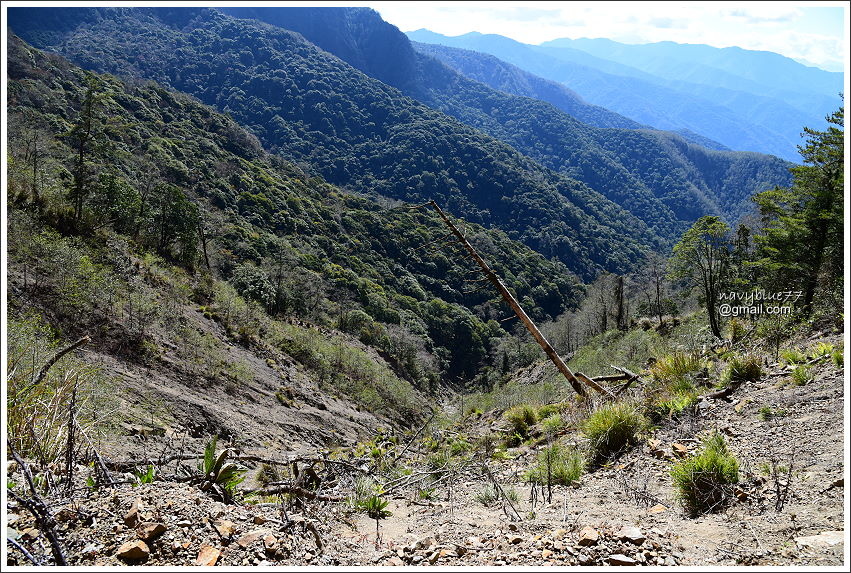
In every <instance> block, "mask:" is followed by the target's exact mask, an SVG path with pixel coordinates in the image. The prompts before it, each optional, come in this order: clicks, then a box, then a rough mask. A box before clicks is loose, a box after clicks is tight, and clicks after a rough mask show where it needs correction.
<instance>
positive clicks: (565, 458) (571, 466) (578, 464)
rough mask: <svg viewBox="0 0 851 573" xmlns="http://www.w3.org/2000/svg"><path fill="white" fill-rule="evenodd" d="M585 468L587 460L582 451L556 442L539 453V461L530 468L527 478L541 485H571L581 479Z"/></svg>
mask: <svg viewBox="0 0 851 573" xmlns="http://www.w3.org/2000/svg"><path fill="white" fill-rule="evenodd" d="M584 470H585V460H584V458H583V457H582V453H581V452H580V451H578V450H577V449H575V448H563V447H562V446H561V445H559V444H558V443H555V444H553V445H551V446H547V447H546V448H544V449H543V450H542V451H541V452H540V453H538V463H537V464H536V465H535V467H533V468H532V469H531V470H529V473H528V474H527V478H528V479H529V481H532V482H535V483H539V484H541V485H548V484H549V485H556V484H561V485H570V484H572V483H575V482H578V481H579V478H580V477H582V472H583V471H584Z"/></svg>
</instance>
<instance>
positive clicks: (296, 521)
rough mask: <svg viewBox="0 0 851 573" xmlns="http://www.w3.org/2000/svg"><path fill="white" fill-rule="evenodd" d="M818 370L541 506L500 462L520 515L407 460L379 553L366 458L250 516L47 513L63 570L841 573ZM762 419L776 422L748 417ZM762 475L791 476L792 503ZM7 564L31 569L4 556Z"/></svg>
mask: <svg viewBox="0 0 851 573" xmlns="http://www.w3.org/2000/svg"><path fill="white" fill-rule="evenodd" d="M815 368H816V372H815V377H814V380H813V381H812V382H810V383H809V384H807V385H804V386H795V385H793V384H789V383H788V371H787V370H785V369H783V368H781V367H780V366H778V365H775V366H774V367H772V368H770V369H769V370H768V372H767V376H765V377H763V378H762V379H761V380H760V381H758V382H756V383H753V384H751V385H744V386H742V387H741V388H739V389H738V390H737V391H736V392H734V393H733V395H732V397H731V400H730V401H724V400H705V399H704V400H702V401H701V402H700V403H699V404H698V408H697V409H696V410H695V412H694V414H692V415H688V416H685V417H682V418H680V419H679V420H674V421H670V422H668V423H666V424H663V426H662V427H661V428H660V429H658V430H657V431H656V432H655V433H654V435H653V436H652V437H651V438H650V439H649V440H647V441H645V442H644V443H642V444H640V445H638V446H636V447H635V448H633V449H632V450H631V451H629V452H628V453H626V454H624V455H622V456H621V457H620V458H619V459H617V460H616V461H615V462H613V463H611V464H608V465H606V466H604V467H602V468H600V469H598V470H596V471H593V472H590V473H587V474H585V475H584V476H583V477H582V481H581V484H580V485H579V486H577V487H567V486H556V487H554V488H553V492H552V501H551V502H548V501H547V495H546V493H547V492H546V490H545V488H541V487H540V486H535V487H534V488H533V487H532V486H531V485H529V484H528V483H527V482H526V481H525V480H524V478H523V474H524V472H525V470H526V469H527V468H528V467H530V465H531V464H532V463H533V461H534V459H535V456H536V453H537V452H536V450H537V449H538V447H539V446H531V445H524V446H521V447H518V448H512V449H510V450H509V451H508V452H509V455H510V456H511V457H510V459H506V460H501V461H498V460H493V459H490V460H488V461H487V462H486V465H487V468H488V470H487V471H489V472H490V473H491V475H492V476H493V480H495V481H496V482H497V483H499V484H500V486H501V487H502V488H503V489H504V490H505V491H510V490H514V491H516V492H517V494H518V495H517V497H516V501H515V502H513V505H514V507H515V509H516V511H514V510H512V509H511V508H510V507H508V506H507V505H505V506H504V505H503V504H502V503H500V501H491V502H490V503H489V504H488V505H485V504H484V503H482V491H483V489H484V488H485V486H486V485H488V483H490V482H491V481H492V480H491V478H489V477H487V471H486V470H483V465H482V464H483V462H482V460H483V459H484V458H483V457H481V456H478V457H476V456H474V457H472V458H469V461H468V462H467V463H464V464H459V465H457V466H454V467H453V469H452V470H451V472H449V473H446V472H444V473H442V474H441V473H440V471H437V472H436V475H438V476H441V477H442V479H438V481H436V482H434V483H433V484H432V486H431V488H429V489H430V491H429V492H428V495H425V496H423V495H422V494H418V492H419V491H420V489H421V488H420V487H418V484H417V479H418V476H426V475H429V474H435V469H434V467H433V466H428V465H427V464H426V463H425V461H424V460H422V461H416V460H417V459H418V455H417V453H416V451H415V450H416V449H417V446H414V447H412V448H411V449H409V450H408V451H407V452H404V454H403V455H402V456H401V458H400V462H403V463H404V465H405V466H407V467H408V468H409V470H410V471H409V472H405V473H400V475H399V477H398V478H396V480H395V482H394V481H389V482H387V483H385V484H384V486H385V490H386V493H384V494H383V497H384V498H385V499H387V500H388V501H389V505H388V506H387V508H386V509H387V510H389V511H391V512H392V515H390V516H387V517H385V518H383V519H380V520H379V521H378V538H377V539H376V521H375V520H374V519H371V518H369V517H367V516H366V514H364V513H362V512H354V511H353V510H352V509H351V508H350V507H349V505H348V504H347V503H346V502H345V501H344V500H345V497H346V496H347V495H349V494H350V493H351V491H352V489H353V487H354V478H355V476H356V475H357V474H359V473H363V472H364V471H368V468H369V463H368V462H369V456H368V455H367V456H361V457H360V458H358V457H351V458H348V459H347V461H343V460H341V461H339V462H338V463H337V464H334V463H330V464H328V467H329V468H336V469H335V470H334V471H329V472H325V473H323V474H322V475H323V480H324V481H323V485H322V487H321V488H320V489H319V491H318V493H319V497H318V498H317V497H315V494H313V493H304V492H302V493H296V494H294V493H293V491H295V490H290V493H289V494H287V495H283V496H281V495H275V496H273V495H270V492H271V491H272V490H271V489H269V488H267V489H266V490H264V492H263V495H259V496H256V497H254V499H253V503H243V504H241V505H226V504H223V503H221V502H218V501H214V500H212V499H211V498H210V497H209V496H208V495H207V494H205V493H203V492H201V491H200V490H199V489H198V488H197V487H195V486H192V485H189V484H186V483H176V482H166V481H157V482H154V483H152V484H145V485H140V486H137V487H131V486H130V485H122V486H118V487H117V488H114V489H107V488H101V489H100V490H97V491H93V492H89V493H78V494H75V495H74V496H73V499H72V500H70V501H69V500H68V498H67V497H66V498H62V497H59V496H57V497H54V498H50V499H48V501H49V502H50V503H51V506H50V507H51V509H52V510H53V512H54V515H55V517H56V520H57V522H58V526H57V528H56V532H57V534H58V536H59V537H60V538H61V539H62V541H63V544H64V546H65V547H66V556H67V558H68V561H69V563H70V564H74V565H98V566H102V565H123V564H147V565H191V564H204V563H206V564H217V565H277V564H280V565H305V564H314V565H326V566H327V565H376V564H377V565H397V566H399V565H410V564H414V565H427V564H434V565H465V566H469V565H482V566H485V565H487V566H492V565H504V564H508V565H548V564H549V565H557V566H558V565H577V564H580V565H710V564H712V565H716V564H717V565H735V564H740V565H806V566H828V565H842V564H843V555H844V552H845V549H846V546H847V534H846V531H845V529H844V523H845V515H844V512H843V507H844V494H845V490H844V479H843V476H844V467H843V455H844V454H843V443H844V436H843V431H844V429H843V425H844V422H843V420H844V419H843V407H844V399H845V394H844V382H843V371H842V369H837V368H836V367H834V366H833V365H832V364H821V365H817V366H816V367H815ZM766 407H770V408H771V410H772V411H773V412H775V413H776V415H775V416H774V417H773V418H768V419H765V418H766V416H764V415H762V416H761V415H760V412H761V411H763V412H764V411H765V408H766ZM465 423H466V424H468V425H469V428H468V429H469V430H470V436H471V437H472V436H473V434H475V433H476V432H479V433H481V434H484V433H486V432H488V431H489V430H490V429H491V425H492V421H491V420H489V419H488V417H487V415H485V416H484V417H482V418H480V419H472V418H470V419H468V420H467V421H465ZM711 429H717V430H719V431H720V432H722V433H723V434H724V435H725V436H726V437H727V440H728V443H729V446H730V449H731V451H732V452H733V453H734V454H735V455H736V456H737V458H738V459H739V460H740V463H741V472H740V483H739V485H738V487H737V488H736V490H735V496H736V499H735V500H734V501H733V503H732V504H731V505H730V506H729V507H727V508H726V509H724V510H723V511H720V512H718V513H714V514H709V515H705V516H701V517H698V518H689V517H686V516H685V515H684V513H683V510H682V509H681V507H680V506H679V504H678V503H677V501H676V499H675V492H674V490H673V488H672V485H671V479H670V476H669V471H670V468H671V466H672V464H673V463H674V461H675V460H677V459H678V458H679V457H681V456H684V455H687V453H686V452H689V453H690V452H693V451H695V449H696V447H697V445H698V440H699V438H700V437H701V436H702V435H704V433H705V431H707V430H711ZM402 443H404V442H400V444H402ZM400 451H401V445H400V446H399V447H398V448H397V449H396V450H395V452H396V453H397V454H398V453H400ZM773 464H774V466H775V467H783V468H791V482H789V484H788V488H787V487H786V480H785V476H786V475H787V474H786V473H785V472H779V474H778V475H772V472H771V468H772V465H773ZM7 467H8V470H7V473H8V477H9V479H10V480H13V481H14V482H16V483H19V484H20V483H23V482H24V480H23V476H22V475H21V472H20V468H19V467H17V464H14V463H8V464H7ZM424 483H426V482H424V481H423V482H420V483H419V485H422V484H424ZM405 484H408V485H407V487H405ZM784 492H785V494H784ZM784 495H785V497H784ZM778 497H779V498H780V499H779V500H778ZM426 498H430V499H426ZM281 499H286V500H288V501H287V503H286V504H284V505H285V506H286V507H288V510H287V509H285V507H284V506H282V505H281V503H279V501H280V500H281ZM134 507H135V509H134ZM778 509H779V511H778ZM8 510H9V520H8V522H7V526H8V532H9V535H10V536H11V537H13V538H14V539H15V540H16V542H17V543H19V544H20V545H21V546H23V547H25V548H27V549H28V550H29V551H30V553H32V554H33V555H34V556H38V557H37V558H38V559H45V556H49V555H50V549H49V545H48V542H47V540H46V539H45V535H44V533H43V532H39V530H38V529H37V528H36V527H35V523H34V521H33V520H32V517H31V516H30V515H29V514H28V513H27V512H26V511H24V509H23V508H22V507H20V506H19V505H18V504H16V503H15V502H10V504H9V505H8ZM134 512H135V513H134ZM140 524H141V525H140ZM156 524H161V525H160V526H157V525H156ZM146 536H147V541H143V540H144V539H145V538H146ZM142 546H144V547H142ZM49 561H50V558H48V562H49ZM7 564H8V565H25V564H27V561H26V560H25V559H24V558H23V557H22V555H21V553H20V552H19V551H17V550H13V549H11V548H10V551H9V557H8V561H7Z"/></svg>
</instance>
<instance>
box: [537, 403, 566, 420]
mask: <svg viewBox="0 0 851 573" xmlns="http://www.w3.org/2000/svg"><path fill="white" fill-rule="evenodd" d="M562 408H563V406H562V405H561V404H545V405H543V406H541V407H540V408H538V412H537V418H538V419H539V420H543V419H545V418H549V417H550V416H552V415H553V414H560V413H561V411H562Z"/></svg>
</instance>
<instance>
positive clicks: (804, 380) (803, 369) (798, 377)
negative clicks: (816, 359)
mask: <svg viewBox="0 0 851 573" xmlns="http://www.w3.org/2000/svg"><path fill="white" fill-rule="evenodd" d="M810 370H811V369H810V367H809V366H804V365H803V364H799V365H798V366H796V367H795V369H794V370H792V384H794V385H795V386H805V385H806V384H809V383H810V382H812V380H813V375H812V372H811V371H810Z"/></svg>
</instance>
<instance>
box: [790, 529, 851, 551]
mask: <svg viewBox="0 0 851 573" xmlns="http://www.w3.org/2000/svg"><path fill="white" fill-rule="evenodd" d="M844 539H845V532H844V531H822V532H821V533H819V534H818V535H807V536H804V537H796V538H795V543H797V544H798V546H799V547H812V548H813V549H827V548H829V547H833V546H834V545H839V544H840V543H842V542H843V540H844Z"/></svg>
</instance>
